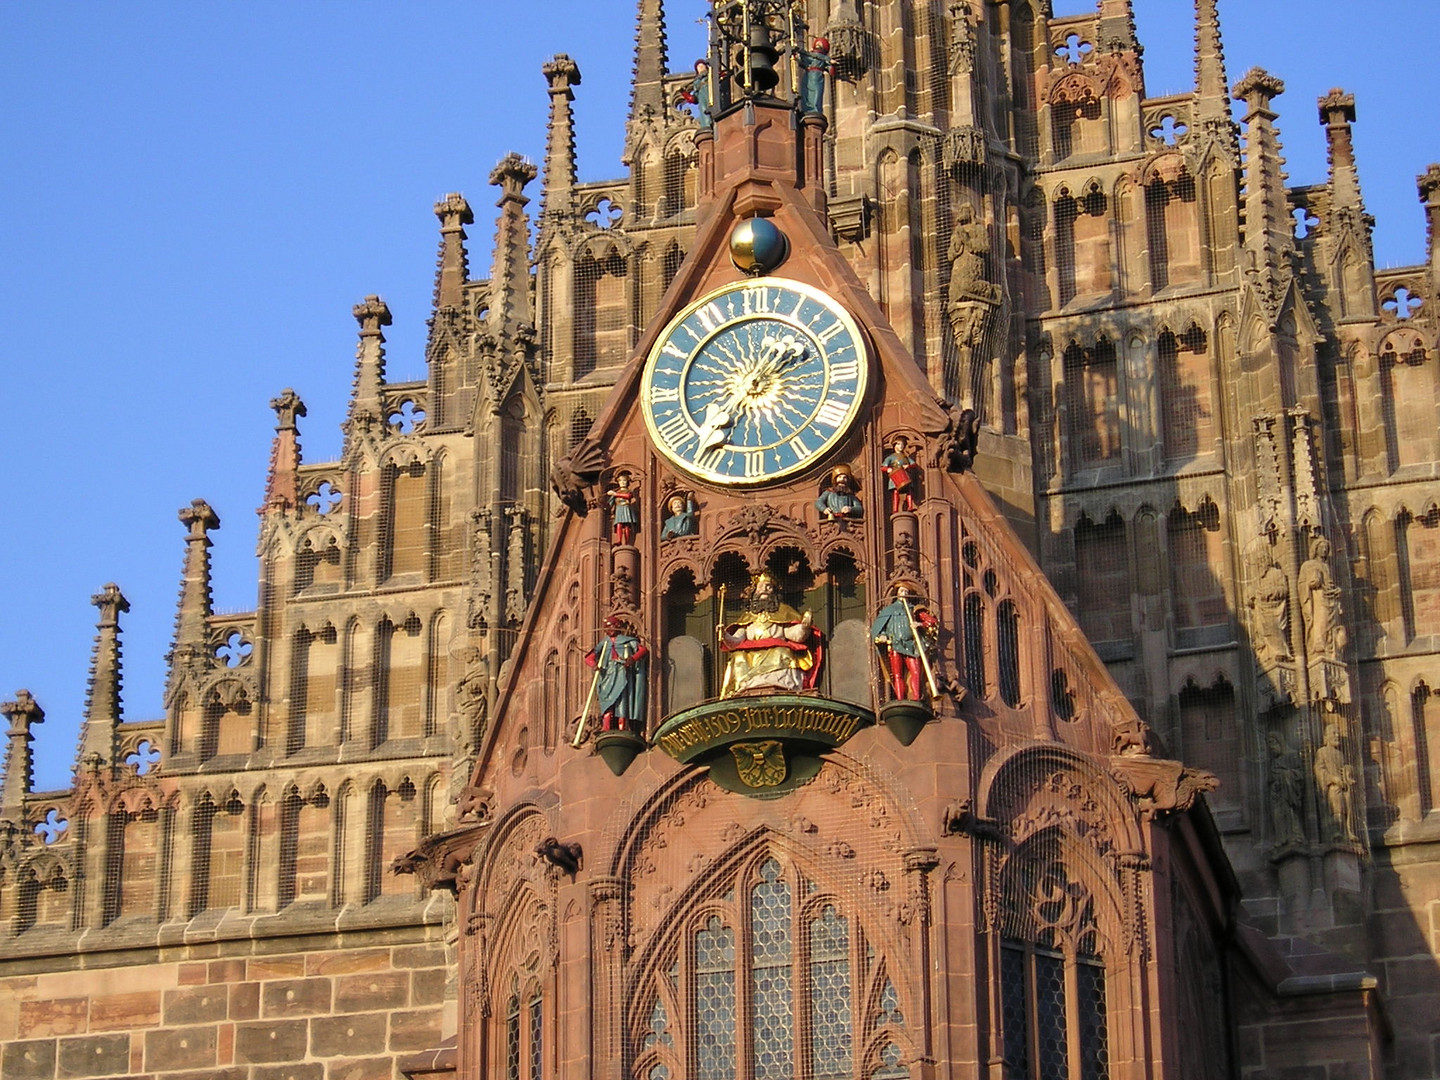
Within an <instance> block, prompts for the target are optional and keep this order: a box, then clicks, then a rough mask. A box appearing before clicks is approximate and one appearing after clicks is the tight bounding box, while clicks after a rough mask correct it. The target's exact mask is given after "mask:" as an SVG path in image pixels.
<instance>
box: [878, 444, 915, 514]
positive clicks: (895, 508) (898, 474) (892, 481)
mask: <svg viewBox="0 0 1440 1080" xmlns="http://www.w3.org/2000/svg"><path fill="white" fill-rule="evenodd" d="M880 464H881V466H882V467H883V468H884V470H885V490H887V491H888V492H890V512H891V513H899V512H900V511H901V510H910V511H913V510H914V509H915V489H916V488H917V487H919V480H920V463H919V461H918V460H917V459H916V456H915V453H914V451H913V450H911V449H910V440H909V439H908V438H906V437H905V436H904V435H896V436H895V438H894V439H893V440H891V443H890V453H888V454H886V455H885V459H884V460H883V461H881V462H880Z"/></svg>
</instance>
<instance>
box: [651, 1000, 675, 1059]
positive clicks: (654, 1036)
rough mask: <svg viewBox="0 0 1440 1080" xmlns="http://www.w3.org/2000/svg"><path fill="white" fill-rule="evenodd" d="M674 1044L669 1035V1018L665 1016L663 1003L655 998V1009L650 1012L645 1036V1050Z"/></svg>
mask: <svg viewBox="0 0 1440 1080" xmlns="http://www.w3.org/2000/svg"><path fill="white" fill-rule="evenodd" d="M674 1044H675V1039H674V1037H673V1036H672V1035H671V1034H670V1018H669V1017H668V1016H666V1015H665V1003H664V1002H663V1001H661V1000H660V999H659V998H658V997H657V998H656V999H655V1008H653V1009H651V1010H650V1030H649V1031H648V1032H646V1034H645V1049H647V1050H648V1049H650V1047H652V1046H661V1045H664V1046H673V1045H674Z"/></svg>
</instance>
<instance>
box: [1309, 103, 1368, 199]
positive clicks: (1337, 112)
mask: <svg viewBox="0 0 1440 1080" xmlns="http://www.w3.org/2000/svg"><path fill="white" fill-rule="evenodd" d="M1317 104H1318V105H1319V108H1320V123H1322V124H1324V125H1325V142H1326V145H1327V147H1328V149H1329V156H1330V205H1331V206H1332V207H1334V208H1336V209H1337V210H1338V209H1349V210H1356V211H1363V210H1364V203H1363V201H1362V200H1361V198H1360V173H1359V171H1358V170H1357V169H1356V168H1355V143H1354V140H1353V139H1352V138H1351V136H1350V125H1351V124H1353V123H1354V122H1355V95H1354V94H1347V93H1346V92H1345V91H1344V90H1341V89H1340V88H1339V87H1336V88H1335V89H1333V90H1331V91H1330V92H1329V93H1328V94H1326V95H1325V96H1324V97H1322V98H1321V99H1320V100H1319V102H1318V103H1317Z"/></svg>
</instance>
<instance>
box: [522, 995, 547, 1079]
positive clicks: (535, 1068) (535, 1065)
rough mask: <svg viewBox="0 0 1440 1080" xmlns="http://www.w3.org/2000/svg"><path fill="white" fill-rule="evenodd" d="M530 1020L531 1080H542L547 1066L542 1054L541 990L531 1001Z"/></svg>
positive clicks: (528, 1033) (527, 1036)
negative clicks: (543, 1070) (543, 1071)
mask: <svg viewBox="0 0 1440 1080" xmlns="http://www.w3.org/2000/svg"><path fill="white" fill-rule="evenodd" d="M529 1020H530V1024H529V1030H528V1031H527V1032H526V1038H527V1039H528V1040H529V1043H530V1047H529V1050H530V1053H529V1055H528V1057H529V1058H530V1080H540V1077H541V1076H542V1075H543V1073H542V1071H541V1070H542V1068H543V1066H544V1064H545V1059H544V1057H543V1056H542V1055H541V1052H540V1030H541V1022H540V991H539V990H536V991H535V996H534V997H532V998H531V999H530V1008H529Z"/></svg>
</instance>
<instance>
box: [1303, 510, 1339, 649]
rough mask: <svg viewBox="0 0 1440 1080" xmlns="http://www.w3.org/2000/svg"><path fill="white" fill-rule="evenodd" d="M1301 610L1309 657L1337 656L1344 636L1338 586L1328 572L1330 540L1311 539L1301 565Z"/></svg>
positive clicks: (1321, 538)
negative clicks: (1306, 557) (1308, 555)
mask: <svg viewBox="0 0 1440 1080" xmlns="http://www.w3.org/2000/svg"><path fill="white" fill-rule="evenodd" d="M1297 584H1298V585H1299V588H1300V613H1301V615H1302V616H1303V617H1304V619H1305V648H1306V650H1307V652H1308V653H1309V655H1310V659H1312V660H1319V659H1322V658H1323V659H1327V660H1339V659H1340V654H1341V653H1342V652H1343V651H1344V649H1345V642H1346V640H1347V636H1346V633H1345V626H1344V623H1343V621H1342V612H1341V610H1340V586H1338V585H1336V584H1335V579H1334V578H1333V577H1332V576H1331V574H1330V541H1329V540H1327V539H1326V538H1325V537H1323V536H1317V537H1315V538H1314V539H1313V540H1311V541H1310V558H1308V559H1306V560H1305V562H1303V563H1302V564H1301V565H1300V579H1299V581H1298V583H1297Z"/></svg>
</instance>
